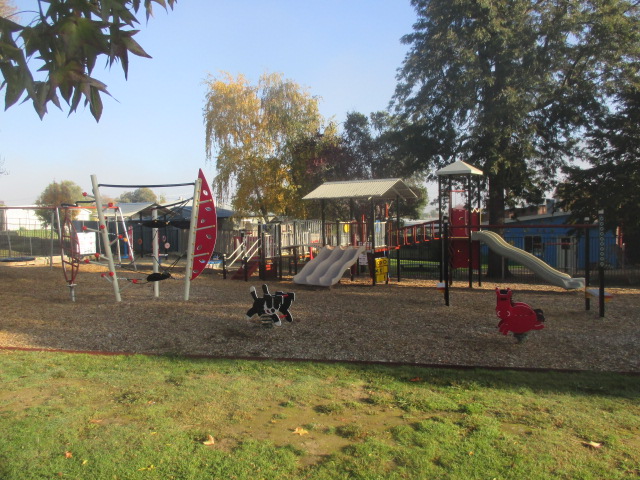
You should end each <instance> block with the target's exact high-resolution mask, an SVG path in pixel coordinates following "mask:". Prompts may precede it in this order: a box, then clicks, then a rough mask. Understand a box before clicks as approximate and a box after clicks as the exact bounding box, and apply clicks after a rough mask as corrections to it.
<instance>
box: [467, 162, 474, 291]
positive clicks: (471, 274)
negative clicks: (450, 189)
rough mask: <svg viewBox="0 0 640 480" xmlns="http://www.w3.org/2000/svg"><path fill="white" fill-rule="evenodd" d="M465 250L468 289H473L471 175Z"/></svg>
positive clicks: (468, 189) (468, 181)
mask: <svg viewBox="0 0 640 480" xmlns="http://www.w3.org/2000/svg"><path fill="white" fill-rule="evenodd" d="M467 215H469V220H468V222H467V248H468V249H469V258H468V261H469V263H468V271H469V288H473V248H471V222H472V219H473V214H472V212H471V174H469V175H467Z"/></svg>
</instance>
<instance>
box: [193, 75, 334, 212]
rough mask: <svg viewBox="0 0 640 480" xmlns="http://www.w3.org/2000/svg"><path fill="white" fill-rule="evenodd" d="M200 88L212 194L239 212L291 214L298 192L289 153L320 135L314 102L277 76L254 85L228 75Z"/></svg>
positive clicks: (265, 77) (320, 121) (320, 123)
mask: <svg viewBox="0 0 640 480" xmlns="http://www.w3.org/2000/svg"><path fill="white" fill-rule="evenodd" d="M205 83H206V85H207V89H208V91H207V93H206V99H205V100H206V102H205V107H204V109H203V115H204V122H205V145H206V155H207V159H208V160H211V158H212V157H214V156H215V158H216V167H217V171H218V173H217V177H216V180H215V183H214V185H215V188H216V190H217V192H218V193H219V194H220V195H221V196H222V197H225V198H228V197H231V201H232V204H233V207H234V209H235V210H236V211H238V212H240V213H258V214H260V215H262V216H263V218H266V217H267V215H268V214H270V213H273V214H280V215H292V214H294V212H296V211H297V209H299V208H300V204H301V200H300V199H301V192H300V185H299V184H298V183H297V182H296V181H295V180H294V178H293V176H292V163H293V156H292V154H293V148H294V146H295V145H296V144H298V143H299V142H300V141H301V140H302V139H304V138H308V137H313V136H315V135H316V134H318V133H319V132H322V130H323V125H324V119H323V118H322V116H321V115H320V113H319V111H318V99H317V98H315V97H312V96H311V95H310V94H309V93H308V91H307V90H305V89H303V88H302V87H300V85H298V84H297V83H295V82H293V81H292V80H288V79H284V78H283V76H282V75H281V74H263V75H262V76H261V77H260V79H259V81H258V84H257V85H250V84H249V82H248V81H247V79H246V78H245V77H244V76H243V75H238V77H237V78H233V77H232V76H231V75H230V74H228V73H223V74H222V77H221V78H215V77H211V76H210V77H209V78H208V79H207V80H206V82H205ZM232 190H234V193H233V194H232V195H231V191H232Z"/></svg>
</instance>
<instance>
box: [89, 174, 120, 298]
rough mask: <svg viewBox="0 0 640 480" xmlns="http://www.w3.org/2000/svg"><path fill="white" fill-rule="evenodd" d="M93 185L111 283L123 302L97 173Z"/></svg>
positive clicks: (93, 177) (92, 177) (92, 179)
mask: <svg viewBox="0 0 640 480" xmlns="http://www.w3.org/2000/svg"><path fill="white" fill-rule="evenodd" d="M91 185H92V187H93V198H95V201H96V212H97V214H98V231H99V233H100V236H101V237H102V244H103V245H104V253H105V256H106V257H107V264H108V265H109V276H110V277H111V278H110V280H111V284H112V285H113V294H114V295H115V297H116V302H121V301H122V298H121V297H120V285H118V275H116V266H115V263H114V262H113V254H112V252H111V245H110V244H109V232H107V225H106V223H105V219H104V212H103V211H102V200H101V197H100V187H99V186H98V179H97V177H96V176H95V175H91Z"/></svg>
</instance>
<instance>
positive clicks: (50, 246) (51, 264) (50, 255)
mask: <svg viewBox="0 0 640 480" xmlns="http://www.w3.org/2000/svg"><path fill="white" fill-rule="evenodd" d="M57 211H58V207H56V208H54V209H53V210H51V235H50V237H51V244H50V245H49V248H50V250H51V251H50V253H49V269H52V268H53V228H54V225H55V223H54V220H55V215H56V212H57Z"/></svg>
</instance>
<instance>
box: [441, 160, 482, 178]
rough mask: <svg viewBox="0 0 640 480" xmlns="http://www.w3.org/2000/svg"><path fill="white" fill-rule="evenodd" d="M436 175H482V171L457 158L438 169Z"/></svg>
mask: <svg viewBox="0 0 640 480" xmlns="http://www.w3.org/2000/svg"><path fill="white" fill-rule="evenodd" d="M436 175H438V176H439V177H442V176H447V175H484V172H483V171H482V170H480V169H478V168H476V167H474V166H472V165H469V164H468V163H464V162H463V161H462V160H458V161H457V162H453V163H452V164H451V165H447V166H446V167H444V168H441V169H440V170H438V171H437V172H436Z"/></svg>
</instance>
